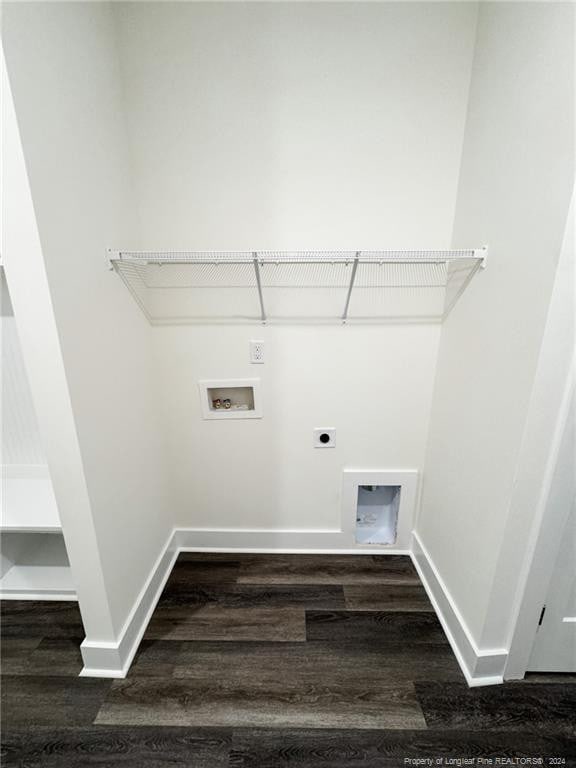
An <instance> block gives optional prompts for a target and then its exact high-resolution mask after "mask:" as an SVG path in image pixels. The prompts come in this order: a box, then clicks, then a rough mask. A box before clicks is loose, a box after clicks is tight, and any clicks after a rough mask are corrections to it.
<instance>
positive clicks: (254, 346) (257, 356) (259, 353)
mask: <svg viewBox="0 0 576 768" xmlns="http://www.w3.org/2000/svg"><path fill="white" fill-rule="evenodd" d="M250 362H251V363H263V362H264V342H263V341H257V340H255V339H252V340H251V341H250Z"/></svg>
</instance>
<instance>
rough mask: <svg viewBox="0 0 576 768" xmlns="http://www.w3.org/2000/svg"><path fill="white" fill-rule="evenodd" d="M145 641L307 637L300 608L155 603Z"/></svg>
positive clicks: (301, 639) (283, 639) (287, 640)
mask: <svg viewBox="0 0 576 768" xmlns="http://www.w3.org/2000/svg"><path fill="white" fill-rule="evenodd" d="M145 638H146V639H147V640H151V639H156V640H227V641H230V642H231V641H237V640H274V641H276V642H282V643H284V642H290V641H292V642H293V641H301V642H304V641H305V640H306V621H305V616H304V609H303V608H274V609H271V608H224V607H222V606H220V605H218V604H209V605H203V606H189V607H187V606H179V607H166V608H163V607H162V606H161V605H160V604H159V605H158V607H157V609H156V611H155V612H154V615H153V616H152V619H151V621H150V624H149V625H148V628H147V630H146V633H145Z"/></svg>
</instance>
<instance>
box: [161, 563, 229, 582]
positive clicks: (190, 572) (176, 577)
mask: <svg viewBox="0 0 576 768" xmlns="http://www.w3.org/2000/svg"><path fill="white" fill-rule="evenodd" d="M239 571H240V563H239V562H237V561H235V560H215V561H210V560H205V561H204V560H202V561H199V562H197V561H187V560H181V559H180V558H178V560H177V561H176V563H175V565H174V568H173V569H172V573H171V574H170V577H169V579H168V582H167V584H166V586H167V587H170V586H177V585H186V586H190V585H193V584H209V585H213V584H235V583H236V580H237V578H238V573H239Z"/></svg>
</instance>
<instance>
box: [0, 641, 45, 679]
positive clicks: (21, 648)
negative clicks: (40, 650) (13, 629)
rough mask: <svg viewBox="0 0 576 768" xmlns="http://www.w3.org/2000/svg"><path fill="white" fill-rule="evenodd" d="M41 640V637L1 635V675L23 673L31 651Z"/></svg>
mask: <svg viewBox="0 0 576 768" xmlns="http://www.w3.org/2000/svg"><path fill="white" fill-rule="evenodd" d="M41 642H42V637H20V636H18V635H16V636H10V637H4V636H2V643H1V644H0V671H1V674H2V675H25V674H26V672H27V670H28V669H29V659H30V655H31V653H32V652H33V651H34V650H36V648H37V647H38V646H39V645H40V643H41Z"/></svg>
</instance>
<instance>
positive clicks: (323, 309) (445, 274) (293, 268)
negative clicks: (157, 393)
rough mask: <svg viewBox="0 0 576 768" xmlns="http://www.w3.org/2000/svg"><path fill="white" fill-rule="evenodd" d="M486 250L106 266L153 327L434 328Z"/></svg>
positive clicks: (240, 254)
mask: <svg viewBox="0 0 576 768" xmlns="http://www.w3.org/2000/svg"><path fill="white" fill-rule="evenodd" d="M487 255H488V249H487V247H486V246H484V247H482V248H471V249H460V250H444V251H440V250H430V251H426V250H406V251H402V250H394V251H391V250H388V251H122V250H112V249H108V250H107V251H106V262H107V266H108V268H109V269H111V270H113V271H115V272H116V273H117V274H118V275H119V276H120V277H121V278H122V280H123V282H124V283H125V285H126V287H127V288H128V289H129V291H130V293H131V294H132V296H133V298H134V300H135V301H136V303H137V304H138V305H139V307H140V308H141V310H142V311H143V313H144V314H145V316H146V317H147V318H148V320H149V321H150V323H152V324H153V325H169V324H186V323H236V322H244V323H257V322H260V323H268V322H278V323H282V322H284V323H342V324H347V323H355V324H360V323H364V324H366V323H382V322H441V321H442V320H443V319H444V318H446V317H447V316H448V314H449V313H450V312H451V311H452V309H453V307H454V306H455V304H456V303H457V301H458V299H459V298H460V296H461V295H462V293H463V292H464V290H465V289H466V288H467V286H468V285H469V283H470V281H471V280H472V278H473V277H474V275H475V274H477V272H478V271H479V270H480V269H483V268H484V267H485V266H486V259H487Z"/></svg>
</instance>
